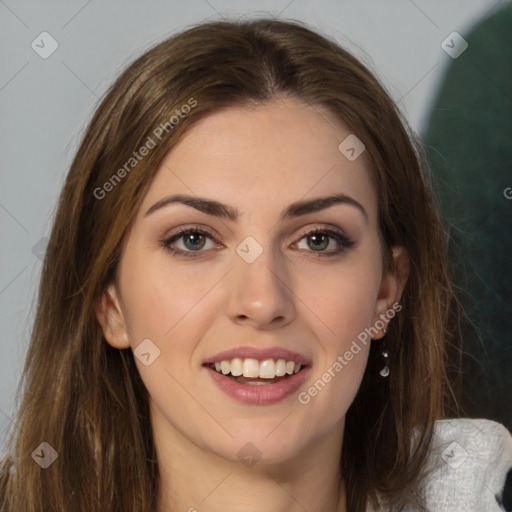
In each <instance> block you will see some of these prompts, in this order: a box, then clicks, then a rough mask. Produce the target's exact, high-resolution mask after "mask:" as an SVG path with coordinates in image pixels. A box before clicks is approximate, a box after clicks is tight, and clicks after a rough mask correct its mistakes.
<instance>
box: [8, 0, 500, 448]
mask: <svg viewBox="0 0 512 512" xmlns="http://www.w3.org/2000/svg"><path fill="white" fill-rule="evenodd" d="M503 4H504V1H496V0H448V1H447V0H434V1H433V0H414V1H413V0H360V1H357V0H352V1H345V0H343V1H342V0H321V1H314V0H292V1H290V0H282V1H249V0H244V1H234V0H233V1H225V0H208V1H207V0H190V1H187V2H186V3H185V2H182V1H161V0H153V1H148V2H143V1H135V0H130V1H121V0H108V1H100V0H90V1H84V0H80V1H78V0H73V1H63V0H62V1H45V2H40V1H35V0H33V1H23V2H22V1H15V0H5V1H2V0H0V41H1V46H0V48H1V50H0V58H1V63H0V70H1V71H0V119H1V123H0V144H1V147H0V159H1V172H0V226H1V240H2V243H1V252H0V262H1V265H0V326H1V333H2V339H1V345H0V346H1V357H0V446H1V447H3V446H4V439H5V436H6V434H7V433H8V431H9V429H11V428H12V426H13V424H12V417H13V413H14V410H15V407H16V391H17V385H18V381H19V378H20V375H21V368H22V365H23V361H24V356H25V352H26V349H27V346H28V341H29V337H30V329H31V322H32V319H33V315H34V308H35V300H36V292H37V285H38V278H39V273H40V270H41V254H40V253H41V247H43V248H44V243H45V242H44V237H45V236H47V235H48V233H49V231H50V227H51V219H52V216H53V213H54V208H55V203H56V200H57V197H58V193H59V190H60V187H61V185H62V183H63V179H64V177H65V174H66V172H67V169H68V167H69V165H70V163H71V160H72V158H73V155H74V152H75V151H76V148H77V145H78V143H79V140H80V136H81V134H82V133H83V130H84V127H85V125H86V123H87V121H88V120H89V118H90V116H91V114H92V112H93V110H94V108H95V106H96V105H97V103H98V100H99V98H101V96H102V95H103V93H104V92H105V91H106V89H107V88H108V86H109V85H110V84H111V83H112V81H113V80H114V79H115V77H116V76H117V75H118V73H119V71H120V70H121V69H122V68H124V67H125V66H126V64H127V63H129V62H130V61H132V60H133V59H134V58H135V57H136V56H138V55H140V54H141V53H142V52H143V51H145V50H146V49H148V48H149V47H150V46H152V45H153V44H155V43H156V42H159V41H161V40H163V39H164V38H166V37H167V36H169V35H170V34H172V33H174V32H177V31H179V30H182V29H184V28H185V27H187V26H189V25H191V24H194V23H198V22H200V21H202V20H207V19H208V20H210V19H218V18H220V17H228V18H237V17H240V16H244V17H257V16H262V15H271V16H279V17H281V18H285V19H298V20H302V21H305V22H307V23H308V24H309V25H311V26H312V27H313V28H316V29H317V30H319V31H320V32H322V33H324V34H328V35H330V36H333V37H334V38H335V39H337V40H338V42H340V43H341V44H342V45H344V46H345V47H346V48H347V49H349V50H350V51H352V52H353V53H355V54H356V55H357V56H358V57H360V58H361V59H362V60H363V61H364V62H365V63H366V64H367V65H369V66H370V68H371V69H372V70H373V71H374V72H375V73H376V74H377V75H378V76H379V77H380V79H381V81H382V82H383V84H384V85H385V86H386V88H387V89H388V91H389V92H390V94H391V96H392V97H393V98H394V99H395V101H397V102H398V104H399V106H400V107H401V109H402V111H403V112H404V114H405V115H406V117H407V118H408V119H409V121H410V123H411V124H412V126H413V128H414V129H415V130H417V131H420V132H421V131H422V129H423V127H424V126H425V122H426V121H427V120H428V113H429V107H430V105H431V103H432V101H433V99H434V97H435V93H436V91H437V88H438V85H439V82H440V80H441V78H442V76H443V73H444V71H445V70H446V67H447V65H448V64H449V63H450V62H451V58H450V57H449V56H448V55H447V54H446V53H445V51H443V49H442V48H441V43H442V41H443V40H444V39H445V38H446V37H447V36H448V35H449V34H451V33H452V32H453V31H456V32H459V33H460V34H461V35H462V36H464V35H465V34H466V33H467V32H468V31H469V29H470V28H471V26H473V25H474V24H475V23H477V22H478V21H479V20H481V19H482V18H484V17H486V16H487V15H489V14H491V13H493V12H495V11H496V10H497V9H498V8H499V7H500V6H501V5H503ZM42 32H48V33H49V34H51V36H52V37H53V38H54V39H55V40H56V41H57V42H58V45H59V46H58V48H57V50H56V51H55V52H54V53H53V54H52V55H51V56H50V57H48V58H47V59H43V58H41V57H40V56H39V55H38V54H37V53H36V52H35V51H34V50H33V49H32V47H31V43H32V41H34V40H36V38H38V36H39V35H40V34H41V33H42ZM37 40H39V39H37ZM48 378H51V369H49V371H48Z"/></svg>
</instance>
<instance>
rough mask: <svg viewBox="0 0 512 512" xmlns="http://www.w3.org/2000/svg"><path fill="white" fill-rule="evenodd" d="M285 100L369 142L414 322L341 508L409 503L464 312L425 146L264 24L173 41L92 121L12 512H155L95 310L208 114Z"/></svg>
mask: <svg viewBox="0 0 512 512" xmlns="http://www.w3.org/2000/svg"><path fill="white" fill-rule="evenodd" d="M279 94H286V95H290V96H292V97H296V98H298V99H300V100H302V101H305V102H307V103H309V104H312V105H319V106H323V107H326V108H327V109H328V110H329V111H330V112H331V113H332V114H334V115H335V116H336V118H337V119H339V120H340V121H342V122H343V123H344V124H345V125H347V126H348V127H349V128H350V129H351V130H352V131H353V132H354V133H355V134H356V135H357V137H358V138H359V139H360V140H361V141H362V142H363V143H364V144H365V146H366V155H367V157H368V159H369V160H368V161H369V162H370V172H371V175H372V179H373V181H374V184H375V187H376V191H377V194H378V210H379V216H380V234H381V238H382V240H383V260H384V262H385V264H389V262H390V259H389V255H390V250H391V247H393V246H395V245H400V246H403V247H404V248H405V249H406V251H407V253H408V255H409V259H410V275H409V280H408V282H407V285H406V287H405V290H404V294H403V296H402V301H401V303H402V307H403V309H402V311H401V312H400V314H398V315H397V318H396V319H394V320H393V321H392V322H391V324H390V328H389V330H388V333H387V335H386V344H387V348H388V349H389V351H390V354H391V358H390V366H391V368H392V371H391V374H390V376H389V377H388V379H386V380H383V379H382V378H381V377H380V376H379V375H378V370H377V367H378V364H379V354H378V351H379V349H378V347H377V348H376V347H375V346H374V345H377V344H375V343H373V344H372V348H371V351H370V358H369V363H368V367H367V369H366V373H365V376H364V378H363V382H362V385H361V388H360V390H359V393H358V395H357V397H356V399H355V401H354V403H353V404H352V406H351V407H350V409H349V411H348V413H347V418H346V426H345V437H344V444H343V455H342V460H341V461H340V465H341V471H342V474H343V476H344V478H345V481H346V488H347V492H348V496H347V500H348V501H347V505H348V510H357V511H359V510H363V509H364V508H365V506H366V504H367V503H370V502H372V503H375V500H376V498H377V496H380V498H381V500H382V503H384V504H388V505H389V506H392V507H393V510H399V509H400V508H401V507H402V506H403V505H405V504H406V503H408V502H410V500H411V499H412V498H411V497H412V496H414V495H415V493H416V488H417V487H418V483H419V482H420V481H421V474H422V470H423V468H424V467H425V461H426V458H427V455H428V451H429V446H430V441H431V438H432V432H433V425H434V422H435V420H437V419H439V418H441V417H443V414H444V413H445V411H444V403H445V399H446V396H447V394H448V393H447V390H449V386H448V385H447V379H446V371H445V359H446V346H447V343H450V342H451V341H450V340H451V337H452V336H453V335H452V333H451V332H450V331H449V329H448V324H449V321H450V316H451V312H453V311H454V304H455V301H454V299H453V293H452V289H451V286H450V282H449V279H448V277H447V273H446V266H445V242H446V240H445V233H444V230H443V227H442V225H441V222H440V219H439V217H438V213H437V209H436V207H435V204H434V202H433V198H432V194H431V191H430V183H429V176H428V173H427V172H426V171H425V166H424V162H423V159H422V152H421V148H420V146H419V145H418V144H416V143H415V142H414V137H412V135H411V133H410V130H409V129H408V128H407V124H406V123H405V122H404V120H403V119H402V118H401V116H400V114H399V112H398V110H397V108H396V106H395V105H394V103H393V102H392V100H391V99H390V98H389V96H388V95H387V93H386V92H385V90H384V89H383V87H382V86H381V85H380V84H379V83H378V81H377V80H376V79H375V78H374V76H373V75H372V74H371V73H370V72H369V71H368V70H367V69H366V68H365V67H364V66H363V65H362V64H361V63H360V62H358V60H356V59H355V58H354V57H353V56H351V55H350V54H349V53H348V52H346V51H345V50H344V49H342V48H340V47H339V46H338V45H337V44H336V43H334V42H332V41H330V40H328V39H326V38H324V37H322V36H320V35H318V34H317V33H315V32H312V31H310V30H309V29H307V28H306V27H304V26H303V25H301V24H300V23H297V22H283V21H276V20H270V19H261V20H256V21H244V22H225V21H219V22H212V23H203V24H200V25H198V26H195V27H193V28H191V29H188V30H186V31H184V32H182V33H180V34H178V35H174V36H172V37H171V38H169V39H167V40H166V41H164V42H162V43H160V44H158V45H157V46H155V47H154V48H152V49H151V50H150V51H148V52H147V53H145V54H144V55H142V56H141V57H140V58H138V59H137V60H136V61H135V62H134V63H133V64H131V65H130V66H129V67H128V68H127V69H126V70H125V71H124V72H123V73H122V74H121V76H120V77H119V78H118V79H117V80H116V82H115V83H114V85H113V86H112V87H111V88H110V90H109V91H108V92H107V94H106V96H105V98H104V99H103V101H102V102H101V104H100V105H99V107H98V108H97V110H96V112H95V114H94V116H93V118H92V120H91V122H90V124H89V127H88V129H87V131H86V133H85V135H84V137H83V141H82V143H81V145H80V148H79V149H78V152H77V154H76V157H75V159H74V161H73V164H72V166H71V169H70V171H69V174H68V176H67V179H66V182H65V185H64V188H63V190H62V193H61V195H60V200H59V204H58V209H57V213H56V217H55V221H54V225H53V229H52V232H51V236H50V239H49V244H48V249H47V252H46V257H45V260H44V265H43V270H42V276H41V281H40V287H39V296H38V306H37V315H36V318H35V323H34V328H33V334H32V339H31V344H30V348H29V351H28V355H27V359H26V364H25V368H24V374H23V394H22V402H21V406H20V409H19V413H18V416H17V419H16V429H15V431H14V432H13V433H12V435H11V439H10V442H9V451H8V454H7V456H6V458H5V460H4V461H3V464H2V466H1V475H0V492H1V497H0V505H1V510H3V511H4V512H6V511H16V512H18V511H21V510H23V511H24V512H40V511H42V510H44V511H58V512H64V511H66V512H68V511H70V510H89V511H98V512H99V511H101V512H114V511H122V512H130V511H132V512H154V510H156V499H157V490H158V479H159V473H158V464H157V458H156V453H155V447H154V443H153V438H152V434H151V424H150V418H149V411H148V395H147V391H146V389H145V387H144V385H143V383H142V381H141V379H140V377H139V374H138V372H137V369H136V366H135V363H134V359H133V355H132V352H131V350H116V349H114V348H112V347H111V346H110V345H109V344H108V343H107V342H106V341H105V339H104V337H103V334H102V331H101V328H100V326H99V324H98V322H97V319H96V316H95V304H96V302H97V300H98V298H99V297H100V296H101V294H102V293H103V291H104V290H105V288H106V286H107V285H108V284H109V283H110V282H111V281H112V279H114V276H115V272H116V267H117V263H118V261H119V257H120V247H121V244H122V241H123V238H124V236H125V234H126V233H127V232H128V230H129V228H130V226H131V224H132V221H133V219H134V215H135V213H136V212H137V210H138V207H139V205H140V203H141V200H142V199H143V197H144V195H145V192H146V191H147V190H148V187H149V186H150V184H151V181H152V179H153V177H154V175H155V173H156V170H157V168H158V167H159V164H160V162H161V161H162V159H163V158H164V156H165V155H166V154H167V152H168V151H169V150H170V149H171V148H172V147H173V145H175V144H176V142H177V140H178V139H179V137H180V135H181V134H182V133H184V132H185V131H186V130H187V129H189V128H190V127H191V126H192V125H193V123H194V122H195V121H197V120H198V119H201V117H203V116H204V115H206V114H208V113H210V112H213V111H216V110H219V109H222V108H227V107H230V106H234V105H243V104H247V103H251V102H256V103H257V102H265V101H268V100H270V99H272V98H273V97H275V96H276V95H279ZM184 105H189V106H190V105H193V107H191V108H188V110H187V109H184V108H183V106H184ZM176 110H177V111H178V112H176ZM184 111H185V113H186V115H183V112H184ZM180 113H181V114H182V115H179V114H180ZM173 116H174V118H173ZM171 118H173V119H175V120H174V121H170V120H171ZM178 118H179V119H178ZM176 120H178V121H177V122H176ZM158 127H160V130H158ZM156 133H158V134H159V136H158V137H157V136H156ZM148 138H151V139H152V140H153V141H154V142H155V147H153V148H151V150H150V151H149V153H148V154H147V156H145V157H144V158H141V159H140V160H139V159H137V160H136V162H135V164H134V161H131V160H130V158H132V159H133V158H134V157H133V154H134V151H137V150H138V149H139V148H141V147H142V146H143V145H144V144H147V141H148ZM157 139H158V140H157ZM127 162H130V165H129V166H127V165H126V163H127ZM123 166H124V167H123ZM123 168H124V170H125V172H124V173H123V172H122V171H120V169H123ZM114 175H116V176H117V178H119V179H117V178H115V179H113V176H114ZM106 183H110V185H105V184H106ZM102 190H103V191H104V192H105V191H107V192H108V193H106V192H105V193H104V192H101V191H102ZM413 432H415V435H413ZM41 442H47V443H49V444H50V445H51V446H52V447H53V448H54V449H55V450H56V452H57V453H58V459H57V460H56V461H55V462H54V463H53V464H52V465H51V466H50V467H48V468H47V469H42V468H41V467H40V466H39V465H38V464H36V463H35V462H34V460H32V456H31V454H32V452H33V451H34V450H35V449H36V448H37V447H38V446H39V445H40V443H41Z"/></svg>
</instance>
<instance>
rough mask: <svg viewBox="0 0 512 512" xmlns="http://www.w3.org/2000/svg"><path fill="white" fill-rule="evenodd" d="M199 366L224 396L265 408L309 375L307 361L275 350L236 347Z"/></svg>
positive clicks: (295, 353)
mask: <svg viewBox="0 0 512 512" xmlns="http://www.w3.org/2000/svg"><path fill="white" fill-rule="evenodd" d="M203 366H204V367H205V368H206V369H207V370H208V372H209V374H210V375H211V377H212V379H213V381H214V382H215V384H217V386H218V387H219V389H220V390H221V391H223V392H224V393H226V394H227V395H229V396H231V397H232V398H235V399H237V400H239V401H242V402H246V403H251V404H258V405H265V404H272V403H276V402H278V401H280V400H283V399H284V398H286V397H288V396H289V395H290V394H292V393H293V392H294V391H295V390H296V389H298V387H300V385H301V384H302V383H303V382H304V380H305V378H306V377H307V375H308V374H309V370H310V367H311V361H310V359H308V358H307V357H306V356H304V355H302V354H299V353H297V352H293V351H290V350H287V349H283V348H279V347H277V348H268V349H255V348H252V347H240V348H237V349H232V350H228V351H224V352H221V353H219V354H217V355H215V356H213V357H211V358H208V359H207V360H206V361H205V362H204V363H203Z"/></svg>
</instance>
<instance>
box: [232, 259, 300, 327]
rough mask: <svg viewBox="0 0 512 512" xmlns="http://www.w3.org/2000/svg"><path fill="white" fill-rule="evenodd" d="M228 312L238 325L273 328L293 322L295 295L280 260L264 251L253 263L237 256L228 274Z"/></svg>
mask: <svg viewBox="0 0 512 512" xmlns="http://www.w3.org/2000/svg"><path fill="white" fill-rule="evenodd" d="M225 285H227V286H228V294H229V297H228V302H227V313H228V316H229V318H230V319H231V320H232V321H233V322H235V323H237V324H240V325H249V326H252V327H254V328H256V329H273V328H276V327H283V326H284V325H287V324H288V323H290V322H292V321H293V320H294V318H295V315H296V308H295V305H294V299H295V297H294V294H293V291H292V288H291V283H290V279H289V278H288V276H287V272H286V268H285V265H284V262H283V261H282V259H280V258H279V256H278V255H277V254H274V253H273V252H272V251H270V250H266V249H264V250H263V252H262V253H261V254H260V256H259V257H258V258H257V259H256V260H255V261H253V262H252V263H247V262H246V261H244V260H243V259H242V258H241V257H239V256H238V255H237V256H235V266H234V268H233V271H232V272H230V275H229V281H228V282H226V283H225Z"/></svg>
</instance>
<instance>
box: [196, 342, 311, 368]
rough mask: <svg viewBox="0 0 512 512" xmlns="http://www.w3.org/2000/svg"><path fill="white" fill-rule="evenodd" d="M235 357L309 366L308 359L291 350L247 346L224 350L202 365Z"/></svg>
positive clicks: (309, 361)
mask: <svg viewBox="0 0 512 512" xmlns="http://www.w3.org/2000/svg"><path fill="white" fill-rule="evenodd" d="M236 357H239V358H240V359H247V358H251V359H258V360H259V361H263V360H265V359H285V360H286V361H294V362H295V363H299V364H301V365H302V366H307V365H311V360H310V359H308V358H307V357H306V356H304V355H302V354H299V353H298V352H294V351H293V350H288V349H285V348H281V347H269V348H255V347H249V346H244V347H237V348H232V349H229V350H225V351H224V352H220V353H218V354H216V355H214V356H212V357H209V358H208V359H206V361H204V364H211V363H217V362H220V361H229V360H231V359H235V358H236Z"/></svg>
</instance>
